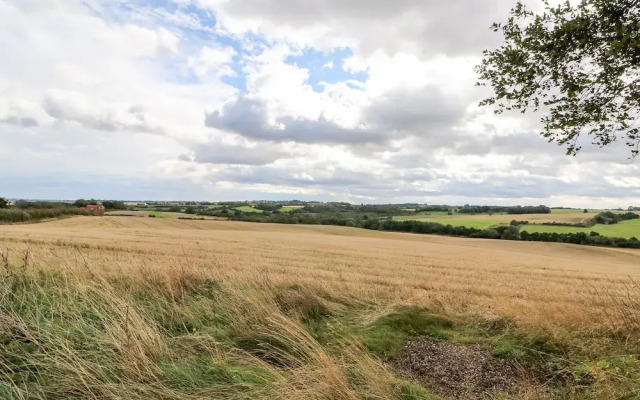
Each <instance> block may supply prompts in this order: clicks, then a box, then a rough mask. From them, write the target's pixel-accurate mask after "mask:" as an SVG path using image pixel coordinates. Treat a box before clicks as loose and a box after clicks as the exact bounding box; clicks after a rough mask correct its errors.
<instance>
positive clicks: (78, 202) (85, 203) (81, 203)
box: [73, 199, 88, 207]
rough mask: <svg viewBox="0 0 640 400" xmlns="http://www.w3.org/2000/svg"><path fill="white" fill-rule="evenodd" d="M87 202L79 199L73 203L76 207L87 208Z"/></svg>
mask: <svg viewBox="0 0 640 400" xmlns="http://www.w3.org/2000/svg"><path fill="white" fill-rule="evenodd" d="M87 204H88V203H87V201H86V200H85V199H78V200H76V201H74V202H73V205H74V207H86V206H87Z"/></svg>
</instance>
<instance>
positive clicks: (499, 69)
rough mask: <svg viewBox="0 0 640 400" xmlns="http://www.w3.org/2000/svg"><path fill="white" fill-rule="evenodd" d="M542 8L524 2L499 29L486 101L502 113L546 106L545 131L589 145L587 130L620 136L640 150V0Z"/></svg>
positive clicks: (609, 138)
mask: <svg viewBox="0 0 640 400" xmlns="http://www.w3.org/2000/svg"><path fill="white" fill-rule="evenodd" d="M543 3H544V11H543V12H541V13H535V12H533V11H531V10H530V9H529V8H527V7H525V6H524V5H523V4H522V3H520V2H519V3H518V4H517V5H516V7H515V8H513V9H512V10H511V16H510V18H509V19H508V21H507V22H506V23H504V24H502V23H496V24H494V25H493V26H492V28H493V29H494V31H496V32H501V33H502V34H503V35H504V44H503V45H502V46H501V47H500V48H499V49H497V50H493V51H489V50H487V51H485V52H484V59H483V61H482V63H481V64H480V65H479V66H478V67H477V72H478V74H479V78H480V80H479V82H478V85H480V86H485V85H489V86H491V87H492V88H493V90H494V95H493V96H492V97H489V98H487V99H485V100H483V101H482V102H481V105H495V106H496V113H501V112H503V111H505V110H518V111H520V112H522V113H524V112H526V111H527V110H533V111H541V112H542V113H543V116H542V123H543V127H544V128H543V132H542V136H544V137H545V138H547V139H548V140H549V141H550V142H556V143H558V144H559V145H564V146H566V149H567V154H569V155H575V154H576V153H577V152H578V151H579V150H580V148H581V144H580V141H579V139H580V137H585V136H587V137H589V138H590V140H591V142H592V143H593V144H595V145H598V146H601V147H602V146H606V145H609V144H610V143H612V142H613V141H615V140H616V139H617V138H618V137H620V138H622V139H624V140H625V141H626V143H627V145H628V146H630V150H631V155H632V156H636V155H637V154H638V146H639V143H640V130H639V124H638V120H639V118H640V70H639V68H640V34H639V32H640V0H581V1H580V3H579V4H577V5H575V6H574V5H572V4H570V3H569V2H568V1H567V2H565V3H563V4H561V5H558V6H551V5H550V4H549V2H548V0H543Z"/></svg>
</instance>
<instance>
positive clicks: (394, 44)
mask: <svg viewBox="0 0 640 400" xmlns="http://www.w3.org/2000/svg"><path fill="white" fill-rule="evenodd" d="M531 1H532V2H534V3H538V2H537V1H535V0H531ZM514 3H515V0H484V1H479V0H448V1H440V0H395V1H388V0H367V1H364V0H323V1H313V0H147V1H143V0H0V50H1V54H2V62H0V167H1V168H0V195H3V196H8V197H10V198H20V197H21V198H46V199H74V198H78V197H95V198H118V199H157V200H171V199H175V200H181V199H185V200H186V199H194V200H229V199H293V198H295V199H317V200H336V201H350V202H354V203H383V202H421V203H425V202H426V203H431V204H434V203H456V204H464V203H472V204H479V203H483V204H486V203H491V204H540V203H542V204H548V205H566V206H589V207H604V206H614V207H618V206H621V207H627V206H629V205H632V204H635V205H640V175H639V174H638V172H639V170H640V168H639V165H640V164H639V162H640V161H635V162H634V163H631V164H630V163H629V162H628V160H627V150H626V148H625V146H624V144H622V143H621V144H620V145H618V146H613V147H611V148H607V149H597V148H592V147H589V145H588V143H582V144H583V145H584V150H583V152H582V153H581V154H580V155H579V156H577V157H575V158H574V157H567V156H565V155H564V150H563V149H562V148H560V147H558V146H556V145H554V144H549V143H547V142H546V141H545V140H544V139H542V138H540V137H539V136H538V135H537V133H536V132H537V129H538V119H539V117H538V116H535V115H525V116H521V115H519V114H518V115H501V116H494V115H493V113H492V110H490V109H479V108H478V106H477V104H478V101H479V100H481V99H482V98H483V97H485V96H486V95H487V94H488V93H487V92H486V91H485V90H486V89H482V88H478V87H475V86H474V83H475V80H476V78H475V74H474V71H473V67H474V66H475V65H476V64H478V63H479V61H480V59H481V56H482V50H483V49H485V48H493V47H496V46H498V45H499V44H500V37H499V36H498V35H497V34H494V33H493V32H492V31H491V30H490V29H488V27H489V26H490V24H491V23H492V22H494V21H497V20H503V19H504V18H505V16H506V15H507V13H508V10H509V9H510V8H511V6H513V4H514ZM584 142H588V140H584Z"/></svg>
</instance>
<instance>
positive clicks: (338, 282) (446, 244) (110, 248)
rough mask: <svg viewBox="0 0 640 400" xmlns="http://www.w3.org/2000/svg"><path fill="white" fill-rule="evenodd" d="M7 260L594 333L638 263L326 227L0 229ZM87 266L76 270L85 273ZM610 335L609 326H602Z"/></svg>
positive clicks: (63, 223) (575, 251)
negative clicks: (303, 293) (227, 282)
mask: <svg viewBox="0 0 640 400" xmlns="http://www.w3.org/2000/svg"><path fill="white" fill-rule="evenodd" d="M0 238H1V240H2V244H3V246H4V247H6V248H8V249H9V253H10V254H11V255H13V256H15V257H19V256H21V254H23V251H24V250H26V249H28V250H29V254H30V258H31V259H30V262H31V263H32V264H34V265H38V266H41V267H54V268H70V269H75V268H83V269H84V268H87V269H89V270H90V271H92V273H94V274H107V275H109V274H112V275H118V274H126V275H127V276H132V277H135V276H136V275H140V274H156V273H162V274H167V273H169V274H171V273H177V272H179V271H180V270H184V269H189V270H194V271H197V272H198V273H201V274H204V275H209V276H211V277H212V278H215V277H226V278H232V279H233V280H238V281H243V280H246V281H255V280H268V281H270V282H272V283H274V284H288V283H291V284H293V283H304V284H310V285H320V286H322V287H323V288H325V289H328V290H331V291H338V292H344V293H348V294H350V295H353V296H362V297H363V298H372V297H373V298H381V299H385V300H389V301H392V302H405V303H411V304H420V305H431V306H433V305H438V306H441V307H446V308H453V309H456V310H466V311H469V312H477V313H481V314H483V315H490V314H494V315H508V316H512V317H515V318H517V319H520V320H535V319H538V318H542V319H544V320H546V321H557V322H563V323H575V324H587V325H589V326H592V325H593V324H594V323H598V322H600V321H594V320H593V319H592V318H593V312H594V311H596V310H594V309H597V308H598V306H605V307H606V304H604V303H606V302H608V301H612V300H615V296H614V297H611V295H612V294H613V295H615V294H619V295H620V296H623V297H624V296H626V295H627V288H628V286H629V285H630V283H631V282H630V279H635V278H638V277H640V252H638V251H633V250H624V249H610V248H597V247H586V246H574V245H566V244H555V243H523V242H508V241H492V240H481V239H465V238H450V237H441V236H423V235H412V234H402V233H387V232H377V231H367V230H362V229H356V228H343V227H335V226H299V225H276V224H254V223H246V222H228V221H188V220H171V219H152V218H125V217H103V218H99V217H98V218H97V217H78V218H71V219H65V220H59V221H53V222H47V223H41V224H31V225H13V226H0ZM85 264H86V266H85ZM602 322H603V323H609V322H610V321H602Z"/></svg>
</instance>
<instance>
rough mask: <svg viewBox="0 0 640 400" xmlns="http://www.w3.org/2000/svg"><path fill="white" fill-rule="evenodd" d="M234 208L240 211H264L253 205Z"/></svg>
mask: <svg viewBox="0 0 640 400" xmlns="http://www.w3.org/2000/svg"><path fill="white" fill-rule="evenodd" d="M234 210H238V211H242V212H246V213H263V212H264V211H263V210H259V209H257V208H254V207H251V206H241V207H236V208H234Z"/></svg>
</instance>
